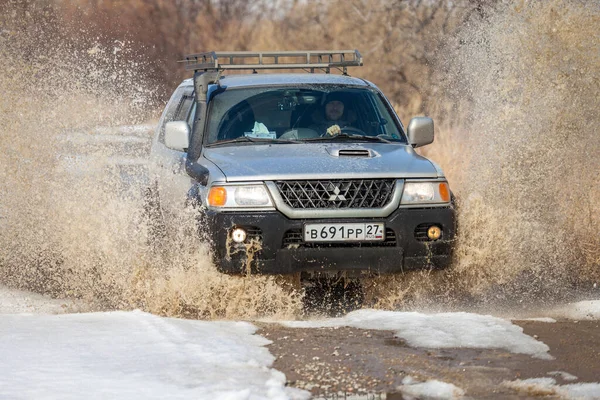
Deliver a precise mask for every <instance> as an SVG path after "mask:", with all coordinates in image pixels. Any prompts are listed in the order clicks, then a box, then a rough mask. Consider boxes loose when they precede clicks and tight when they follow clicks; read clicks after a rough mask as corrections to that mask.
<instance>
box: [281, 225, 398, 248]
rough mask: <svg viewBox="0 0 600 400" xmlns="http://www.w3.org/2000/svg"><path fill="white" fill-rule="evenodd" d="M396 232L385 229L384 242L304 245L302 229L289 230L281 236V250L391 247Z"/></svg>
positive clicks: (394, 241)
mask: <svg viewBox="0 0 600 400" xmlns="http://www.w3.org/2000/svg"><path fill="white" fill-rule="evenodd" d="M396 243H397V241H396V232H394V230H393V229H391V228H386V229H385V240H384V241H382V242H333V243H305V242H304V238H303V237H302V229H290V230H289V231H287V232H286V233H285V235H283V243H282V244H283V246H282V247H283V248H284V249H285V248H289V247H291V248H293V247H303V248H322V247H393V246H396Z"/></svg>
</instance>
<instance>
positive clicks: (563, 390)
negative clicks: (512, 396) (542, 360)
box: [503, 378, 600, 400]
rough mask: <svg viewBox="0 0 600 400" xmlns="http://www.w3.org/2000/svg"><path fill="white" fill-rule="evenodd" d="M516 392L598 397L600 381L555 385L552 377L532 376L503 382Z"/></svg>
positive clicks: (573, 397)
mask: <svg viewBox="0 0 600 400" xmlns="http://www.w3.org/2000/svg"><path fill="white" fill-rule="evenodd" d="M503 385H504V386H505V387H508V388H510V389H512V390H514V391H516V392H519V393H524V394H527V395H529V396H560V397H561V398H566V399H581V400H591V399H600V383H570V384H568V385H557V384H556V381H555V380H554V379H552V378H533V379H524V380H520V379H518V380H516V381H510V382H509V381H506V382H503Z"/></svg>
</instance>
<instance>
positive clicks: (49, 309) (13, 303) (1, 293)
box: [0, 285, 81, 314]
mask: <svg viewBox="0 0 600 400" xmlns="http://www.w3.org/2000/svg"><path fill="white" fill-rule="evenodd" d="M79 309H81V305H79V304H78V303H76V302H74V301H72V300H56V299H51V298H50V297H47V296H42V295H41V294H36V293H32V292H25V291H23V290H17V289H10V288H8V287H6V286H3V285H0V314H22V313H31V314H64V313H67V312H73V311H77V310H79Z"/></svg>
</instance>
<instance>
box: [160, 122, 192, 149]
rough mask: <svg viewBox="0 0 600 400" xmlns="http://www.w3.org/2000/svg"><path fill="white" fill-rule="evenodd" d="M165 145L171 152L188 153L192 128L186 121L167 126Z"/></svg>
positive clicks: (170, 123)
mask: <svg viewBox="0 0 600 400" xmlns="http://www.w3.org/2000/svg"><path fill="white" fill-rule="evenodd" d="M165 145H166V146H167V147H168V148H169V149H171V150H177V151H186V150H187V149H188V147H190V126H189V125H188V123H187V122H185V121H171V122H167V124H166V125H165Z"/></svg>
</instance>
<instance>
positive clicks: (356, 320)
mask: <svg viewBox="0 0 600 400" xmlns="http://www.w3.org/2000/svg"><path fill="white" fill-rule="evenodd" d="M283 324H284V325H286V326H289V327H296V328H320V327H335V326H351V327H354V328H359V329H378V330H391V331H395V332H396V335H397V336H398V337H401V338H402V339H404V340H406V342H407V343H408V344H409V345H410V346H415V347H428V348H458V347H466V348H487V349H505V350H508V351H510V352H513V353H521V354H530V355H532V356H534V357H537V358H546V359H548V358H552V357H551V356H550V355H549V354H548V350H549V347H548V346H547V345H546V344H544V343H542V342H540V341H537V340H535V339H534V338H532V337H531V336H528V335H526V334H524V333H523V329H522V328H521V327H519V326H517V325H513V324H512V323H510V321H507V320H504V319H500V318H496V317H492V316H490V315H479V314H470V313H464V312H458V313H442V314H421V313H417V312H396V311H378V310H358V311H353V312H351V313H349V314H347V315H346V316H344V317H342V318H332V319H325V320H317V321H287V322H284V323H283Z"/></svg>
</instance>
